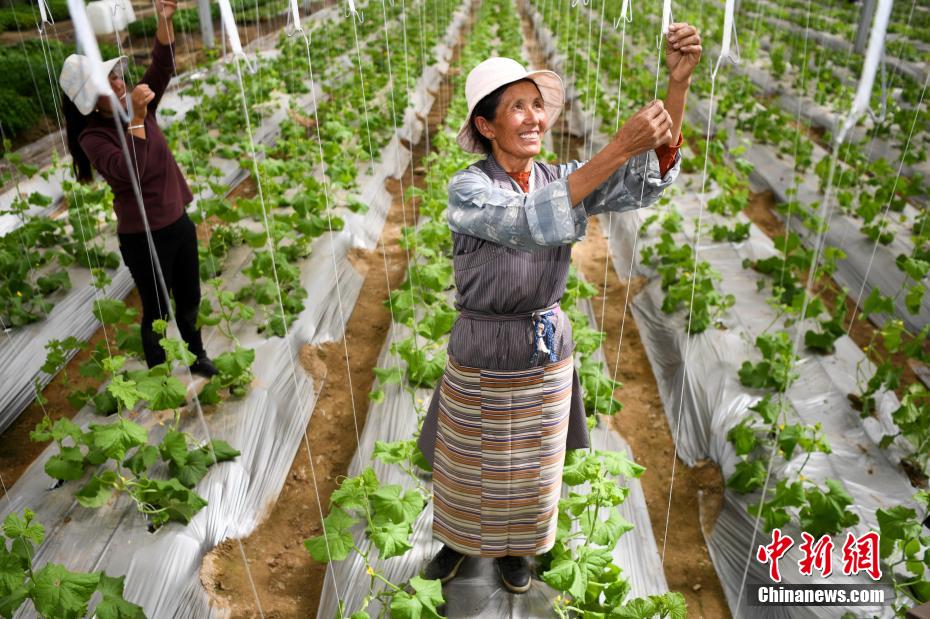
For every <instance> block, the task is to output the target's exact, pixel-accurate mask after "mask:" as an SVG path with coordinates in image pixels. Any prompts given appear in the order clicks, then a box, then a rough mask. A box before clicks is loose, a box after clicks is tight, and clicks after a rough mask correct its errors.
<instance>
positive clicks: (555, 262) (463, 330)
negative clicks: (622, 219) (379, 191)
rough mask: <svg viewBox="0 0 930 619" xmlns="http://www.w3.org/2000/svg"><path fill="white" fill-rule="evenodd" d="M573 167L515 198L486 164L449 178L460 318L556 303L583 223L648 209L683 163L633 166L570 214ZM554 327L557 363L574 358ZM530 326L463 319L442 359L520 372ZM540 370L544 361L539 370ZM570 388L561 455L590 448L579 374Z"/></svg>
mask: <svg viewBox="0 0 930 619" xmlns="http://www.w3.org/2000/svg"><path fill="white" fill-rule="evenodd" d="M580 165H582V164H579V163H577V162H573V163H570V164H566V165H560V166H554V165H549V164H543V163H538V162H537V163H535V164H534V166H533V173H532V174H531V179H532V180H531V185H530V192H529V193H524V192H522V191H521V189H520V187H519V186H518V185H517V183H516V182H515V181H514V180H513V179H511V178H510V177H508V175H507V173H506V172H505V171H504V170H503V169H502V168H501V166H500V165H498V163H497V162H496V161H495V160H494V159H493V157H489V158H488V159H487V160H485V161H480V162H478V163H477V164H475V165H473V166H470V167H468V168H467V169H465V170H463V171H461V172H458V173H457V174H456V175H455V176H454V177H453V180H452V182H451V183H450V185H449V206H448V210H447V217H448V219H449V226H450V227H451V228H452V241H453V266H454V270H455V286H456V307H457V308H458V309H467V310H470V311H472V312H480V313H485V314H492V315H493V314H523V313H526V312H530V311H533V310H536V309H539V308H545V307H550V306H551V305H553V304H554V303H557V302H558V301H559V300H560V299H561V298H562V295H563V294H564V292H565V285H566V282H567V280H568V269H569V265H570V263H571V244H572V243H574V242H575V241H578V240H580V239H581V238H582V237H583V236H584V234H585V229H586V226H587V218H588V217H589V216H590V215H592V214H596V213H602V212H608V211H613V212H619V211H628V210H632V209H634V208H638V207H640V206H649V205H650V204H653V203H655V202H656V200H658V199H659V196H660V194H661V193H662V191H663V190H664V189H665V187H667V186H668V185H669V184H671V183H672V182H673V181H674V180H675V178H676V177H677V176H678V172H679V169H680V166H681V160H680V155H678V154H677V153H676V155H675V162H674V165H673V166H672V167H671V169H669V170H668V171H667V172H666V173H665V174H664V175H662V176H660V175H659V164H658V161H657V159H656V156H655V152H654V151H650V154H649V155H643V156H640V157H637V158H634V159H633V160H631V161H630V162H628V164H627V165H626V166H625V167H622V168H621V169H619V170H617V171H616V172H615V173H614V174H613V175H611V177H610V178H609V179H608V180H607V181H605V182H604V183H603V184H602V185H601V186H599V187H598V188H597V189H596V190H595V191H594V192H593V193H592V194H591V195H589V196H588V197H587V198H586V199H585V200H583V201H582V203H581V204H580V205H578V206H576V207H575V208H574V209H573V208H572V207H571V205H570V204H569V202H570V200H569V197H568V185H567V184H566V181H565V179H566V177H567V176H568V175H569V174H570V173H571V172H574V171H575V170H577V169H578V167H580ZM646 165H648V167H647V168H646V175H645V179H646V182H645V188H644V186H643V178H644V176H643V166H646ZM534 186H535V187H538V188H534ZM556 323H557V324H556V326H555V329H554V332H553V344H554V346H555V348H554V350H556V351H557V357H558V360H562V359H564V358H566V357H567V356H569V355H571V354H572V353H573V351H574V341H573V340H572V332H571V323H570V322H569V321H568V320H564V321H562V320H557V321H556ZM532 324H533V323H532V321H531V320H529V319H527V320H521V321H498V320H490V321H487V320H474V319H471V318H469V317H468V316H467V315H460V316H459V317H458V319H457V320H456V322H455V324H454V325H453V327H452V333H451V334H450V336H449V349H448V354H449V356H450V357H451V358H452V359H454V360H455V362H456V363H458V364H459V365H463V366H468V367H472V368H481V369H487V370H491V371H494V372H500V371H520V370H523V369H525V368H527V367H531V364H532V362H531V356H532V352H533V346H532V344H533V342H534V338H533V337H532V334H531V327H532ZM547 362H548V358H547V357H546V356H545V355H542V356H540V357H539V358H538V360H537V362H536V363H537V364H545V363H547ZM572 382H573V387H572V402H571V409H570V412H569V422H568V436H567V439H566V447H567V448H568V449H580V448H584V447H587V446H589V444H590V442H589V437H588V430H587V426H586V424H585V409H584V401H583V398H582V393H581V383H580V380H579V378H578V375H577V372H576V373H575V375H574V376H573V379H572ZM441 384H442V383H441V381H440V384H439V385H437V387H436V389H435V391H434V392H433V397H432V399H431V400H430V404H429V407H428V408H427V414H426V419H425V420H424V422H423V428H422V432H421V433H420V439H419V442H418V444H419V447H420V449H421V451H422V452H423V455H424V456H425V457H426V459H427V460H428V461H429V462H433V455H434V449H435V445H436V432H437V424H438V414H439V405H440V403H439V398H440V389H441Z"/></svg>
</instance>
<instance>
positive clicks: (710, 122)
mask: <svg viewBox="0 0 930 619" xmlns="http://www.w3.org/2000/svg"><path fill="white" fill-rule="evenodd" d="M665 1H666V3H668V4H670V2H671V0H665ZM734 9H735V5H734V2H733V0H727V2H726V5H725V7H724V32H723V43H724V44H722V45H721V49H720V55H719V56H718V57H717V62H716V63H715V65H714V67H713V69H712V70H711V72H710V96H709V98H708V111H707V127H706V128H705V130H704V136H705V140H704V165H703V170H702V172H701V191H700V193H699V194H698V198H699V208H698V217H697V225H696V228H695V231H694V243H693V245H692V254H693V256H694V259H693V261H692V265H693V266H692V271H691V295H690V299H689V301H688V325H687V329H686V331H685V333H686V335H685V353H684V357H683V368H684V372H683V375H682V381H681V390H680V391H679V394H678V410H677V411H676V413H675V438H674V440H673V441H672V443H673V454H672V471H671V479H670V480H669V487H668V504H667V506H666V512H665V533H664V534H663V536H662V565H665V553H666V550H667V548H668V526H669V522H670V521H671V514H672V496H673V491H674V488H675V473H676V471H677V465H678V443H679V440H680V436H681V413H682V410H683V408H684V401H685V397H684V396H685V385H686V384H687V383H688V372H687V368H688V361H689V358H690V353H691V326H692V321H693V318H694V296H695V290H696V289H697V280H698V265H699V256H700V248H701V233H702V231H703V227H704V208H705V205H706V203H707V196H706V191H707V162H708V160H709V159H710V143H711V139H712V137H711V136H712V135H713V127H714V102H715V97H714V95H715V92H716V83H717V73H718V71H719V70H720V67H721V66H722V64H723V62H724V60H728V61H730V62H736V61H737V60H738V55H733V54H732V53H731V51H730V45H731V40H730V39H729V35H731V34H732V33H733V32H734V21H735V18H734ZM664 14H665V11H664V10H663V25H664V24H665V17H664ZM664 31H665V32H667V28H664ZM660 55H661V54H660ZM644 184H645V180H644Z"/></svg>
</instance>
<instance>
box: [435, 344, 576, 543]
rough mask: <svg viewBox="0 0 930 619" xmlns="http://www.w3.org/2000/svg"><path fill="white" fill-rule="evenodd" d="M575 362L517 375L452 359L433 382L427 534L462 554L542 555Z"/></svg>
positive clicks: (551, 530) (551, 539) (550, 535)
mask: <svg viewBox="0 0 930 619" xmlns="http://www.w3.org/2000/svg"><path fill="white" fill-rule="evenodd" d="M573 370H574V368H573V365H572V356H568V357H566V358H565V359H562V360H561V361H557V362H555V363H550V364H548V365H545V366H537V367H532V368H528V369H525V370H519V371H501V370H484V369H480V368H471V367H466V366H461V365H458V364H456V363H455V362H454V361H453V360H452V359H451V358H450V359H449V361H448V362H447V365H446V371H445V374H444V376H443V378H442V381H441V383H440V389H439V412H438V428H437V436H436V449H435V457H434V460H435V461H434V467H433V502H434V516H433V534H434V535H435V536H436V537H437V538H438V539H439V540H440V541H442V542H443V543H444V544H447V545H449V546H450V547H452V548H453V549H455V550H457V551H459V552H462V553H464V554H467V555H473V556H474V555H478V556H482V557H502V556H505V555H511V556H529V555H538V554H542V553H544V552H546V551H548V550H549V549H551V548H552V546H553V544H554V543H555V534H556V523H557V519H558V503H559V497H560V493H561V487H562V464H563V461H564V459H565V442H566V437H567V434H568V420H569V410H570V407H571V400H572V374H573Z"/></svg>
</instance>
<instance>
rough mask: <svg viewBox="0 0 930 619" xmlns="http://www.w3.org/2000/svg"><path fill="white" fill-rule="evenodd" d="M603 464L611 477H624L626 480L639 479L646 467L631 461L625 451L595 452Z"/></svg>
mask: <svg viewBox="0 0 930 619" xmlns="http://www.w3.org/2000/svg"><path fill="white" fill-rule="evenodd" d="M595 453H596V454H597V456H598V458H600V459H601V460H602V461H603V462H604V467H605V468H606V469H607V472H608V473H610V474H611V475H623V476H624V477H626V478H630V479H632V478H639V477H640V476H641V475H642V474H643V472H644V471H645V470H646V467H644V466H642V465H639V464H636V463H635V462H633V461H632V460H630V458H629V456H627V454H626V452H625V451H617V452H614V451H597V452H595Z"/></svg>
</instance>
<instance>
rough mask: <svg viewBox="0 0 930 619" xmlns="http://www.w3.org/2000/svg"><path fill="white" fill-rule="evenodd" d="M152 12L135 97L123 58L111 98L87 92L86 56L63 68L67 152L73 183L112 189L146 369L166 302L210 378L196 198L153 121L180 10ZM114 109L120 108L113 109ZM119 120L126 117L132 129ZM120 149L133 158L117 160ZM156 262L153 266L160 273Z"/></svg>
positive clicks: (160, 7) (111, 68) (110, 68)
mask: <svg viewBox="0 0 930 619" xmlns="http://www.w3.org/2000/svg"><path fill="white" fill-rule="evenodd" d="M156 4H157V7H156V8H157V14H158V29H157V31H156V33H155V47H154V49H153V50H152V64H151V65H150V66H149V68H148V70H147V71H146V72H145V75H143V76H142V80H141V81H140V83H139V84H137V85H136V86H135V88H133V89H132V91H131V92H130V91H129V90H128V88H127V86H126V83H125V81H124V80H123V68H124V64H125V57H122V56H121V57H119V58H115V59H112V60H109V61H107V62H105V63H103V68H104V70H105V71H107V74H108V78H109V85H110V88H111V89H112V92H109V93H99V92H97V91H96V90H95V89H94V88H93V86H92V84H93V81H92V80H90V79H89V78H90V75H91V74H90V71H91V65H90V62H89V60H88V58H87V57H86V56H82V55H80V54H72V55H71V56H69V57H68V58H67V59H66V60H65V63H64V68H63V69H62V72H61V77H60V78H59V82H60V84H61V87H62V90H63V91H64V93H65V95H67V97H66V98H64V99H63V108H64V113H65V119H66V121H67V132H68V147H69V150H70V151H71V155H72V160H73V163H74V171H75V176H76V177H77V179H78V180H79V181H82V182H88V181H90V180H91V179H92V177H93V172H92V167H91V166H93V169H96V170H97V172H99V173H100V175H101V176H102V177H103V178H104V180H106V182H107V183H108V184H109V185H110V188H111V189H112V190H113V196H114V197H113V209H114V211H116V219H117V232H118V234H119V245H120V253H122V255H123V261H124V262H125V263H126V266H127V267H128V268H129V272H130V273H131V274H132V278H133V281H134V282H135V284H136V288H137V289H138V290H139V296H140V297H141V299H142V347H143V349H144V351H145V361H146V363H147V364H148V366H149V367H150V368H151V367H154V366H156V365H160V364H162V363H164V362H165V359H166V357H165V351H164V349H163V348H162V347H161V345H160V344H159V340H160V338H161V336H159V335H158V334H156V333H155V332H154V330H153V328H152V325H153V324H154V322H155V321H156V320H165V319H167V318H168V315H169V312H168V309H169V305H168V304H169V300H168V295H169V294H170V295H171V296H172V297H173V298H174V301H175V305H176V308H177V324H178V329H179V330H180V332H181V336H182V337H183V338H184V341H185V342H186V343H187V346H188V349H189V350H190V352H191V353H193V354H194V355H195V356H196V358H197V360H196V361H195V362H194V364H193V365H191V371H192V372H195V373H198V374H201V375H203V376H206V377H208V378H209V377H211V376H214V375H215V374H216V373H217V370H216V368H215V367H214V366H213V363H212V361H211V360H210V359H209V357H207V353H206V350H204V347H203V342H202V340H201V336H200V329H199V328H198V327H197V313H198V310H199V309H200V266H199V260H198V253H197V232H196V229H195V227H194V223H193V222H192V221H191V220H190V218H189V217H188V216H187V211H186V210H185V206H186V205H187V204H189V203H190V202H191V201H192V200H193V195H192V194H191V190H190V188H189V187H188V185H187V181H186V180H185V179H184V175H183V174H182V172H181V169H180V168H179V167H178V164H177V162H176V161H175V159H174V156H173V155H172V154H171V150H170V149H169V148H168V143H167V141H166V140H165V136H164V134H163V133H162V131H161V128H160V127H159V126H158V122H157V121H156V119H155V111H156V109H157V108H158V104H159V103H160V102H161V98H162V95H164V93H165V90H166V89H167V87H168V83H169V82H170V81H171V76H172V74H173V73H174V26H173V24H172V18H173V15H174V12H175V9H176V6H177V5H176V3H175V2H173V1H172V0H158V2H157V3H156ZM114 102H115V103H116V104H117V105H119V106H120V108H121V109H114V107H113V106H114ZM124 116H125V117H130V120H129V122H128V123H126V122H125V121H124ZM121 132H122V133H124V135H120V133H121ZM124 144H125V145H126V146H127V147H128V150H129V157H127V156H126V155H125V154H124V152H123V145H124ZM136 188H138V191H139V199H141V205H140V204H139V201H138V200H139V199H137V197H136ZM149 235H151V241H152V245H153V247H150V242H149ZM153 255H156V256H157V258H158V260H157V268H156V261H155V260H153Z"/></svg>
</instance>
